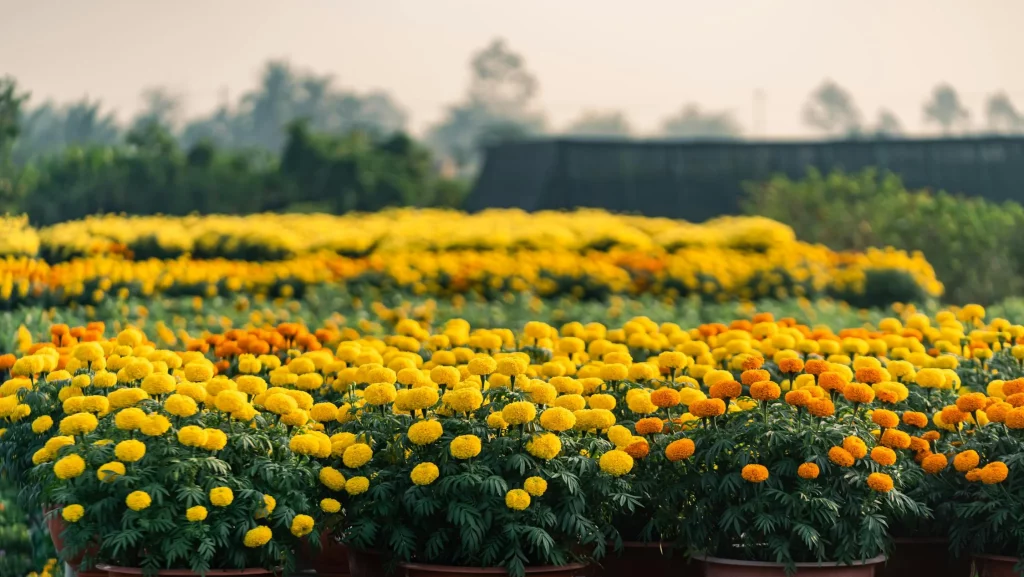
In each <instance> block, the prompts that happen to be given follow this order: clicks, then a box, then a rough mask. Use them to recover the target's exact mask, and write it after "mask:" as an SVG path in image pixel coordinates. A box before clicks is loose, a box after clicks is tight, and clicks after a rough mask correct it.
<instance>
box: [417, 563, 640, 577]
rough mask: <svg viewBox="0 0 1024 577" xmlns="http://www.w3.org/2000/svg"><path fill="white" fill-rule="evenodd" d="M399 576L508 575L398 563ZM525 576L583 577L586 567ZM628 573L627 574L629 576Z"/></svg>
mask: <svg viewBox="0 0 1024 577" xmlns="http://www.w3.org/2000/svg"><path fill="white" fill-rule="evenodd" d="M398 568H399V575H404V577H467V576H474V575H479V576H489V575H508V571H505V570H504V569H502V568H500V567H453V566H451V565H426V564H420V563H399V564H398ZM526 574H527V575H540V576H542V577H585V576H586V574H587V565H586V564H585V563H570V564H568V565H558V566H545V567H527V568H526ZM629 574H630V573H627V575H629Z"/></svg>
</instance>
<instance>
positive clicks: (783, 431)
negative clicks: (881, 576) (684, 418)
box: [677, 371, 929, 577]
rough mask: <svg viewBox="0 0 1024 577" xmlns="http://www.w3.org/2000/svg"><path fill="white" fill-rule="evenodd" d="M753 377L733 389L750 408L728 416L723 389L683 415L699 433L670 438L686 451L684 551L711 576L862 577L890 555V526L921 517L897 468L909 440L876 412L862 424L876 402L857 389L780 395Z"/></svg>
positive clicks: (905, 474) (908, 472) (911, 475)
mask: <svg viewBox="0 0 1024 577" xmlns="http://www.w3.org/2000/svg"><path fill="white" fill-rule="evenodd" d="M747 372H749V371H745V372H744V373H745V374H746V373H747ZM754 376H755V375H753V374H751V375H748V376H746V377H744V378H743V380H745V381H750V385H749V387H748V389H747V390H748V393H749V396H750V397H751V398H752V399H753V400H755V401H756V402H758V403H759V405H760V407H759V409H758V410H755V411H749V412H741V413H732V414H729V413H726V411H725V402H724V401H725V400H724V399H722V398H715V397H719V396H720V395H719V393H721V394H722V395H725V396H732V394H733V393H735V391H725V390H722V389H719V390H718V391H712V393H711V394H712V397H713V398H710V399H708V400H706V401H698V402H696V403H694V404H692V405H691V406H690V412H691V413H692V414H694V415H695V416H698V417H700V419H701V424H700V426H698V427H697V428H695V429H693V430H691V431H688V432H686V433H684V434H682V435H680V436H679V440H683V439H689V440H692V441H693V443H694V454H693V456H692V457H690V458H687V459H681V460H679V462H678V464H679V466H680V467H682V468H683V469H684V470H685V472H686V474H687V475H689V476H691V477H692V478H693V480H692V483H693V486H694V487H695V491H696V499H695V501H694V503H693V506H692V508H690V509H689V510H688V511H685V512H684V514H683V515H682V520H681V528H680V534H681V536H682V542H683V543H685V544H686V545H688V546H690V547H693V548H695V549H697V550H700V551H702V553H703V554H702V555H701V557H702V560H703V561H704V564H705V570H706V575H708V576H709V577H715V576H717V575H736V574H749V575H753V574H759V575H776V574H777V575H782V574H784V573H793V572H796V573H798V574H799V573H801V572H802V571H811V570H813V571H814V572H815V574H820V573H821V572H822V571H823V570H827V569H828V568H829V567H831V568H833V569H835V571H836V573H837V574H843V575H851V574H863V575H872V574H873V573H874V571H875V568H876V566H878V565H880V564H881V563H883V562H884V561H885V553H886V551H887V550H888V549H889V548H890V537H889V535H888V530H887V525H888V521H889V519H892V518H894V517H895V516H897V515H907V514H913V515H917V516H927V515H928V514H929V511H928V510H927V508H926V507H925V506H924V505H922V504H920V503H917V502H915V501H913V500H912V499H910V498H909V497H908V496H907V495H906V494H905V493H904V492H903V489H904V487H905V486H906V485H907V484H911V483H913V482H914V481H915V475H916V477H920V472H919V471H914V469H912V468H910V467H908V466H907V465H906V461H909V460H910V459H911V457H910V456H909V455H908V454H906V451H907V450H908V449H909V447H910V435H909V434H907V433H906V432H904V431H901V430H899V429H898V423H899V417H898V416H897V414H896V413H894V412H891V411H888V410H887V409H883V408H881V407H876V408H875V410H874V411H873V413H872V416H871V418H870V419H869V418H868V417H867V416H866V410H867V409H868V408H870V407H871V406H872V402H873V400H874V393H873V390H872V388H871V387H870V386H868V385H867V384H863V383H856V382H854V383H849V384H846V385H845V387H843V391H842V393H837V392H833V393H832V394H830V393H829V392H828V391H825V390H824V389H822V388H820V387H818V386H816V385H814V386H809V387H805V388H802V389H798V390H791V391H789V392H788V393H786V394H785V396H784V397H782V391H781V387H780V386H779V385H778V384H776V383H774V382H772V381H770V380H754V379H753V377H754ZM758 376H759V378H760V377H762V376H763V373H758ZM873 421H874V422H873ZM872 431H877V437H878V440H877V441H876V440H875V435H873V434H872ZM677 442H678V441H677ZM812 568H813V569H812ZM854 568H859V570H860V572H859V573H851V572H850V571H853V570H854ZM826 572H827V571H826Z"/></svg>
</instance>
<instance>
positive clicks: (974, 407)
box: [956, 393, 988, 413]
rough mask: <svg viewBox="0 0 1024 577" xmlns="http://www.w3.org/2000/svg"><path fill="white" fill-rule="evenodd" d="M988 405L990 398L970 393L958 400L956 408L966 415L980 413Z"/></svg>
mask: <svg viewBox="0 0 1024 577" xmlns="http://www.w3.org/2000/svg"><path fill="white" fill-rule="evenodd" d="M987 404H988V397H986V396H985V395H983V394H981V393H969V394H966V395H964V396H962V397H960V398H958V399H957V400H956V408H958V409H960V410H961V411H963V412H965V413H973V412H974V411H980V410H982V409H984V408H985V405H987Z"/></svg>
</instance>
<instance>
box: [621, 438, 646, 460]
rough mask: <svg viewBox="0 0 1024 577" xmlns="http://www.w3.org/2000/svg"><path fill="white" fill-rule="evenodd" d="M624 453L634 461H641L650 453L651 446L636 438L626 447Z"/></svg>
mask: <svg viewBox="0 0 1024 577" xmlns="http://www.w3.org/2000/svg"><path fill="white" fill-rule="evenodd" d="M625 451H626V453H627V454H629V456H630V457H633V458H634V459H643V458H644V457H646V456H647V455H648V454H649V453H650V452H651V446H650V445H649V444H648V443H647V440H646V439H644V438H643V437H636V438H635V440H634V441H633V442H631V443H630V444H628V445H626V448H625Z"/></svg>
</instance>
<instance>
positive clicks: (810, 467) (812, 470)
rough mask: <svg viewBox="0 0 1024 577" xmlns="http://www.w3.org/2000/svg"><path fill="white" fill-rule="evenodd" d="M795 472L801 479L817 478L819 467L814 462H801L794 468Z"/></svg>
mask: <svg viewBox="0 0 1024 577" xmlns="http://www.w3.org/2000/svg"><path fill="white" fill-rule="evenodd" d="M796 474H797V476H799V477H800V478H801V479H817V478H818V475H820V474H821V469H819V468H818V466H817V465H816V464H814V463H803V464H802V465H800V466H799V467H797V468H796Z"/></svg>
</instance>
